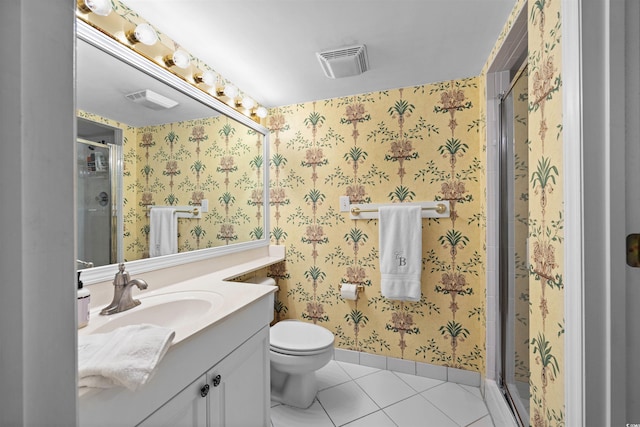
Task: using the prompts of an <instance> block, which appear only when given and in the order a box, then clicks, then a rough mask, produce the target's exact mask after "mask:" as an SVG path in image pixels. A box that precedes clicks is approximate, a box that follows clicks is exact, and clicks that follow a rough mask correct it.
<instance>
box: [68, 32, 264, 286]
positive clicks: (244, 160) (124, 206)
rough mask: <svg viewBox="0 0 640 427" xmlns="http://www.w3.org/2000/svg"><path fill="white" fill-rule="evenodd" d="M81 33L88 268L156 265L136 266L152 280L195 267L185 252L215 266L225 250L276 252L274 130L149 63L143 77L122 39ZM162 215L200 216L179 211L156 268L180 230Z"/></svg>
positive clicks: (82, 209)
mask: <svg viewBox="0 0 640 427" xmlns="http://www.w3.org/2000/svg"><path fill="white" fill-rule="evenodd" d="M79 24H80V22H79ZM80 27H81V25H79V29H80V30H82V31H79V39H78V42H77V109H78V138H79V139H78V143H77V159H78V179H77V182H78V198H77V201H78V202H77V204H78V206H77V209H78V238H77V239H78V241H77V247H78V258H79V261H81V262H87V263H93V264H94V265H95V266H96V267H98V266H101V265H111V264H115V263H118V262H124V261H126V262H128V263H129V262H130V261H133V260H146V261H147V263H146V264H145V261H140V262H139V263H138V264H135V265H132V264H128V268H129V270H131V271H132V272H135V271H136V270H137V271H138V272H141V271H148V270H149V269H153V268H158V266H163V267H164V266H168V265H169V264H173V265H176V264H179V263H182V262H188V261H189V260H192V259H194V258H193V257H181V255H186V254H187V253H190V252H192V251H197V253H198V257H209V256H215V251H216V249H221V251H224V252H225V253H229V251H233V250H232V249H230V247H239V248H241V247H243V245H247V244H249V245H250V246H252V244H253V245H257V244H259V245H267V244H268V240H267V237H268V226H267V215H266V213H267V210H266V204H265V203H266V197H265V188H264V187H265V183H266V182H268V179H267V178H266V174H267V173H268V168H265V167H263V163H264V159H267V158H268V155H267V151H266V150H267V145H268V144H267V143H266V129H264V128H262V127H261V126H260V125H258V124H256V123H255V122H253V121H252V120H250V119H248V118H246V117H244V116H242V115H241V114H239V113H237V112H236V111H234V110H232V109H231V108H229V107H227V106H225V105H222V104H221V103H219V101H217V100H215V99H213V98H212V97H210V96H208V95H206V94H201V93H200V91H199V90H198V89H196V88H193V87H192V86H191V85H189V84H187V83H186V82H184V81H183V80H181V79H179V78H176V77H175V76H174V75H172V74H171V73H168V72H167V71H166V70H162V69H160V67H157V66H156V65H155V64H152V63H151V62H150V61H148V60H146V59H144V58H142V57H139V58H135V57H134V58H133V61H142V64H143V66H142V70H144V71H142V70H141V69H138V68H137V67H134V66H132V64H131V61H132V59H131V57H132V56H133V55H136V54H134V53H132V52H131V50H130V49H126V48H125V49H124V50H123V51H118V52H114V51H113V47H114V46H113V45H115V44H117V42H114V41H113V40H112V39H109V38H108V37H106V36H104V35H103V34H98V33H97V32H95V33H96V34H94V32H93V31H94V30H93V29H92V28H89V27H87V28H84V27H83V28H80ZM87 31H88V34H89V35H90V36H86V35H85V36H83V34H85V33H86V32H87ZM96 38H97V39H98V42H94V39H96ZM102 39H106V41H104V40H102ZM102 43H107V45H106V46H107V47H105V45H104V44H102ZM97 46H99V48H98V47H97ZM107 51H109V52H107ZM123 56H124V57H125V59H126V62H125V61H124V60H123ZM134 65H138V62H136V63H135V64H134ZM156 68H157V69H158V70H159V71H157V70H156ZM150 69H151V72H150V71H149V70H150ZM150 74H151V75H150ZM161 80H165V81H161ZM167 81H169V82H170V83H171V84H170V85H169V84H167ZM178 89H179V90H178ZM127 95H129V96H127ZM209 98H210V99H209ZM216 103H219V104H221V105H220V106H219V105H217V104H216ZM213 106H215V107H216V109H214V108H213ZM120 190H121V192H120ZM154 207H171V208H174V209H177V210H178V211H182V210H185V212H186V211H192V210H193V208H197V209H198V210H197V212H198V213H197V214H195V215H193V214H191V213H173V214H171V215H172V217H171V218H172V220H171V223H172V224H171V225H172V226H173V225H175V227H177V231H174V232H173V233H175V236H174V237H177V245H176V246H177V250H176V248H174V249H173V250H169V252H163V254H166V253H168V254H169V255H167V256H163V257H161V258H162V259H161V260H160V259H157V257H154V258H151V259H149V258H150V255H155V253H156V250H155V248H157V247H159V246H153V248H151V247H150V242H151V243H153V242H157V241H159V242H160V244H161V243H162V242H164V240H166V239H165V236H167V235H170V236H173V233H172V232H171V231H170V230H171V226H170V227H168V228H167V226H166V225H163V226H161V225H158V224H160V223H158V222H154V223H153V224H152V221H151V216H154V217H156V216H157V215H156V214H154V215H150V213H151V210H152V209H154ZM154 221H156V220H155V219H154ZM167 233H168V234H167ZM160 236H162V237H160ZM160 244H159V245H160ZM150 249H151V250H150ZM176 253H177V255H176ZM151 261H153V262H151ZM168 263H169V264H168ZM83 266H86V265H83V264H82V263H79V264H78V268H83ZM95 270H99V271H100V269H99V268H98V269H95V268H94V269H90V271H87V272H86V273H83V277H85V279H84V280H85V282H87V283H92V282H95V281H98V280H100V279H103V280H104V279H108V278H109V277H110V275H111V274H112V271H111V270H109V272H108V273H105V274H104V275H100V274H98V275H95V273H96V271H95ZM92 273H94V274H93V276H92ZM87 274H89V275H90V276H89V278H87ZM99 276H100V277H99ZM102 276H104V277H102ZM92 278H93V280H92Z"/></svg>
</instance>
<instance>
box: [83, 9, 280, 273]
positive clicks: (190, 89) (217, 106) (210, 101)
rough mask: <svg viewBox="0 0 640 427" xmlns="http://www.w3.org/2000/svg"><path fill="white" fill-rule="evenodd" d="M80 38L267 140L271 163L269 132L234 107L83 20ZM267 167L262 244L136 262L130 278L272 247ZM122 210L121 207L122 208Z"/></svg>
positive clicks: (108, 268) (103, 269)
mask: <svg viewBox="0 0 640 427" xmlns="http://www.w3.org/2000/svg"><path fill="white" fill-rule="evenodd" d="M76 37H77V38H79V39H81V40H83V41H85V42H87V43H89V44H90V45H92V46H94V47H95V48H97V49H100V50H102V51H104V52H106V53H107V54H109V55H113V56H114V57H116V58H118V59H120V60H121V61H123V62H125V63H126V64H129V65H130V66H132V67H135V68H137V69H138V70H140V71H142V72H144V73H147V74H149V75H150V76H151V77H154V78H156V79H158V80H159V81H161V82H164V83H165V84H167V85H169V86H171V87H173V88H174V89H176V90H179V91H181V92H183V93H184V94H186V95H188V96H190V97H192V98H194V99H195V100H197V101H199V102H201V103H203V104H205V105H207V106H209V107H211V108H212V109H214V110H216V111H218V112H219V113H220V114H222V115H225V116H227V117H229V118H231V119H233V120H235V121H237V122H239V123H241V124H243V125H245V126H247V127H249V128H251V129H253V130H254V131H256V132H257V133H259V134H262V136H263V144H262V150H263V158H264V159H265V160H268V159H269V130H268V129H267V128H266V127H264V126H262V125H260V124H259V123H256V122H255V121H253V120H252V119H251V118H249V117H247V116H245V115H244V114H242V113H240V112H238V111H236V110H235V109H233V108H232V107H230V106H228V105H226V104H225V103H223V102H222V101H220V100H218V99H216V98H214V97H213V96H211V95H209V94H207V93H206V92H204V91H202V90H200V89H198V88H196V87H194V86H193V85H191V84H189V83H187V82H186V81H185V80H183V79H182V78H180V77H178V76H177V75H175V74H173V73H171V72H170V71H168V70H166V69H164V68H162V67H160V66H159V65H157V64H156V63H154V62H153V61H151V60H149V59H147V58H146V57H144V56H142V55H140V54H139V53H137V52H135V51H133V50H132V49H130V48H128V47H126V46H124V45H122V44H121V43H120V42H118V41H117V40H114V39H112V38H111V37H109V36H107V35H106V34H104V33H102V32H101V31H99V30H98V29H96V28H94V27H92V26H91V25H89V24H87V23H86V22H84V21H82V20H81V19H79V18H76ZM266 163H267V164H266V166H264V167H263V171H262V174H263V180H264V185H263V195H262V200H263V202H262V205H263V221H264V229H265V237H264V238H263V239H260V240H252V241H248V242H242V243H234V244H231V245H225V246H217V247H214V248H206V249H198V250H195V251H190V252H181V253H177V254H172V255H164V256H161V257H155V258H145V259H140V260H134V261H127V262H126V263H127V271H128V272H129V273H130V274H139V273H144V272H148V271H153V270H158V269H162V268H168V267H175V266H178V265H182V264H188V263H191V262H195V261H201V260H205V259H213V258H217V257H221V256H225V255H229V254H233V253H238V252H242V251H246V250H250V249H256V248H260V247H265V246H269V240H270V237H269V231H270V228H269V165H268V162H266ZM120 208H121V207H120ZM117 269H118V266H117V264H110V265H105V266H100V267H93V268H86V269H82V270H81V271H82V281H83V282H84V284H86V285H90V284H93V283H98V282H104V281H107V280H111V279H112V278H113V275H114V274H115V272H116V271H117Z"/></svg>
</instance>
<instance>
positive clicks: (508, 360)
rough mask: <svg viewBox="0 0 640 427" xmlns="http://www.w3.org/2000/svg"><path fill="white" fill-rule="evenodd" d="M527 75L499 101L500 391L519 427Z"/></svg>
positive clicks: (523, 401)
mask: <svg viewBox="0 0 640 427" xmlns="http://www.w3.org/2000/svg"><path fill="white" fill-rule="evenodd" d="M527 80H528V73H527V67H526V64H525V65H524V66H523V67H521V68H520V70H519V71H518V72H517V73H515V76H514V78H513V80H512V83H511V86H510V89H509V91H508V92H507V93H506V94H505V95H503V96H502V99H501V103H500V118H501V147H500V151H501V155H500V305H501V317H502V318H501V329H502V337H501V340H502V346H501V348H502V353H503V354H502V372H501V383H502V384H501V385H502V388H503V391H504V393H505V397H506V398H507V400H508V401H509V404H510V405H511V407H512V409H513V410H514V412H515V414H516V415H517V418H519V421H520V423H521V425H529V395H530V393H529V342H530V340H529V268H528V236H529V165H528V152H529V139H528V127H527V117H528V98H527V92H528V88H527Z"/></svg>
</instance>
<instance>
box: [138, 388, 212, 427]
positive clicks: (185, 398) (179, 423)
mask: <svg viewBox="0 0 640 427" xmlns="http://www.w3.org/2000/svg"><path fill="white" fill-rule="evenodd" d="M205 379H206V378H205V376H204V375H203V376H202V377H200V378H198V379H197V380H196V381H194V382H193V383H191V384H190V385H189V386H187V388H185V389H184V390H182V391H181V392H180V393H178V394H177V395H175V396H174V397H173V398H172V399H171V400H169V401H168V402H167V403H165V404H164V405H162V406H161V407H160V408H159V409H158V410H157V411H155V412H154V413H153V414H151V415H150V416H149V417H148V418H147V419H145V420H144V421H143V422H141V423H140V424H138V426H140V427H206V426H207V396H208V395H209V390H210V386H209V385H208V384H206V381H205Z"/></svg>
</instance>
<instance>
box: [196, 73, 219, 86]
mask: <svg viewBox="0 0 640 427" xmlns="http://www.w3.org/2000/svg"><path fill="white" fill-rule="evenodd" d="M217 79H218V76H217V75H216V73H214V72H213V71H205V72H204V73H198V74H195V75H194V76H193V80H195V82H196V83H204V84H206V85H207V86H212V87H213V86H215V84H216V80H217Z"/></svg>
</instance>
